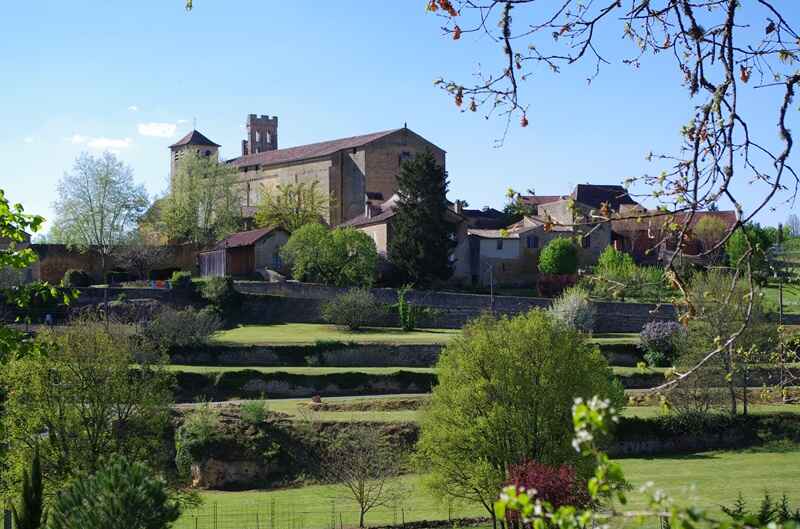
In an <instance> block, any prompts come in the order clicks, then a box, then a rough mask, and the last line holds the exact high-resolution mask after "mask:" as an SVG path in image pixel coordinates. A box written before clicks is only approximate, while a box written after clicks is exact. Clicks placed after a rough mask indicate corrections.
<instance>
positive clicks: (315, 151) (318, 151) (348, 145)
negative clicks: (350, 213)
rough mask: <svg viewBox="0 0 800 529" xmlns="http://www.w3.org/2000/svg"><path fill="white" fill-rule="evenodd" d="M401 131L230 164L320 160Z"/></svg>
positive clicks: (291, 149) (249, 157)
mask: <svg viewBox="0 0 800 529" xmlns="http://www.w3.org/2000/svg"><path fill="white" fill-rule="evenodd" d="M400 130H403V129H392V130H385V131H383V132H373V133H372V134H364V135H362V136H352V137H350V138H341V139H338V140H331V141H323V142H320V143H311V144H309V145H299V146H297V147H289V148H288V149H277V150H274V151H266V152H259V153H256V154H248V155H246V156H240V157H239V158H234V159H232V160H228V163H229V164H231V165H234V166H236V167H247V166H253V165H274V164H280V163H289V162H297V161H300V160H308V159H311V158H319V157H321V156H330V155H331V154H333V153H335V152H336V151H341V150H342V149H353V148H355V147H361V146H363V145H366V144H368V143H371V142H373V141H375V140H379V139H381V138H383V137H385V136H388V135H389V134H393V133H395V132H398V131H400Z"/></svg>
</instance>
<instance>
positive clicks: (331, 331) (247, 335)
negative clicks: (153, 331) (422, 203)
mask: <svg viewBox="0 0 800 529" xmlns="http://www.w3.org/2000/svg"><path fill="white" fill-rule="evenodd" d="M460 334H461V330H460V329H419V330H416V331H411V332H404V331H402V330H400V329H396V328H388V327H376V328H367V329H364V330H363V331H358V332H350V331H347V330H345V329H340V328H338V327H336V326H334V325H324V324H320V323H281V324H274V325H243V326H241V327H237V328H235V329H229V330H227V331H221V332H219V333H217V334H216V335H215V336H214V341H216V342H218V343H229V344H235V345H311V344H314V343H316V342H353V343H360V344H392V345H404V344H405V345H428V344H442V345H444V344H446V343H447V342H449V341H450V340H451V339H452V338H453V337H454V336H458V335H460ZM591 341H592V342H594V343H598V344H629V343H639V335H638V334H636V333H619V334H596V335H594V336H593V337H592V338H591Z"/></svg>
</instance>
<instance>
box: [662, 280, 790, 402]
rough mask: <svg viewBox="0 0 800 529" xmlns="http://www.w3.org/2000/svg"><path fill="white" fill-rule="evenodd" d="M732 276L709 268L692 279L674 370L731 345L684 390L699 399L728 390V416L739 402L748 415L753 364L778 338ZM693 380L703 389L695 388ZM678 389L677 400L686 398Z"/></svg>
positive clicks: (763, 312)
mask: <svg viewBox="0 0 800 529" xmlns="http://www.w3.org/2000/svg"><path fill="white" fill-rule="evenodd" d="M731 276H732V275H731V274H728V273H726V272H722V271H719V270H712V271H709V272H706V273H698V274H695V276H694V277H693V278H692V281H691V283H690V285H689V291H688V296H687V302H688V303H689V304H690V306H691V310H692V312H693V313H694V316H693V317H692V318H691V319H689V320H688V321H689V328H688V333H687V339H686V340H681V342H680V344H681V346H680V358H679V359H678V363H677V364H678V365H677V367H678V369H679V371H683V370H686V369H689V368H692V367H693V366H695V365H697V363H698V362H699V361H700V360H701V359H702V358H703V357H704V356H706V355H707V354H708V353H709V352H710V351H713V350H714V349H716V348H718V347H722V346H725V344H726V342H728V341H730V343H729V344H728V345H727V346H725V347H724V348H723V349H722V351H721V352H720V354H718V355H716V356H715V357H714V358H712V359H711V360H709V361H708V362H706V363H705V364H703V366H702V367H700V368H699V369H698V371H697V373H696V374H694V375H693V376H692V377H690V380H689V381H688V383H687V384H685V386H686V391H699V392H700V394H701V396H703V398H705V397H704V395H705V394H706V393H708V392H709V391H712V392H713V388H727V390H728V402H729V404H730V412H731V414H732V415H736V413H737V404H738V403H739V402H740V401H741V403H742V404H743V406H744V412H745V413H747V391H746V388H747V387H748V376H749V370H750V368H751V366H752V365H754V364H757V363H762V362H767V361H768V358H769V356H770V355H769V352H770V351H772V350H773V349H774V348H775V345H776V343H777V341H778V336H777V330H776V326H775V324H774V323H771V322H770V321H769V317H768V315H767V312H766V310H765V308H764V304H763V301H762V298H761V296H760V295H759V292H758V290H756V291H754V292H751V290H750V286H749V285H748V284H747V283H746V282H744V281H737V282H735V283H732V279H731ZM751 294H752V296H753V297H752V307H751V303H750V296H751ZM693 378H694V379H697V380H699V381H700V383H701V386H699V387H698V386H695V385H693V380H692V379H693ZM710 388H711V389H710ZM676 391H677V394H676V396H677V397H678V398H681V397H684V398H686V397H687V395H682V394H681V390H680V387H679V388H678V389H677V390H676Z"/></svg>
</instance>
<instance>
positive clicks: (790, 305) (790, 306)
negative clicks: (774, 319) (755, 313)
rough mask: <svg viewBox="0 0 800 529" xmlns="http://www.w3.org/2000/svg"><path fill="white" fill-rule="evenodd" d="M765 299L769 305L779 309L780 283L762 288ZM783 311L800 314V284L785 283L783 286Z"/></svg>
mask: <svg viewBox="0 0 800 529" xmlns="http://www.w3.org/2000/svg"><path fill="white" fill-rule="evenodd" d="M762 292H763V293H764V300H765V301H766V302H767V305H768V306H771V307H773V308H774V309H775V310H776V311H777V310H778V285H775V284H770V285H769V286H767V287H766V288H764V289H763V290H762ZM783 313H784V314H800V286H797V285H790V286H787V285H784V287H783Z"/></svg>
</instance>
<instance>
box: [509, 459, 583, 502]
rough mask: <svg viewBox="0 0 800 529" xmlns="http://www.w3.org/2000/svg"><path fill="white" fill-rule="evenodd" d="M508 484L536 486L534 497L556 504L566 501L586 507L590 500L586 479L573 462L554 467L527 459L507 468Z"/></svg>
mask: <svg viewBox="0 0 800 529" xmlns="http://www.w3.org/2000/svg"><path fill="white" fill-rule="evenodd" d="M508 484H509V485H515V486H517V487H518V488H519V487H525V490H528V491H531V495H532V496H533V494H532V489H533V490H536V494H535V496H534V497H535V498H538V499H540V500H542V501H546V502H548V503H550V504H551V505H552V506H553V507H554V508H556V509H557V508H559V507H561V506H563V505H573V506H575V507H587V506H589V504H590V503H591V497H590V496H589V491H588V490H587V489H586V481H585V480H583V479H581V478H580V477H579V476H578V474H577V472H575V469H574V468H573V467H571V466H570V465H561V466H559V467H553V466H550V465H544V464H542V463H538V462H536V461H533V460H528V461H524V462H522V463H519V464H517V465H513V466H511V467H510V468H509V469H508Z"/></svg>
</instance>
